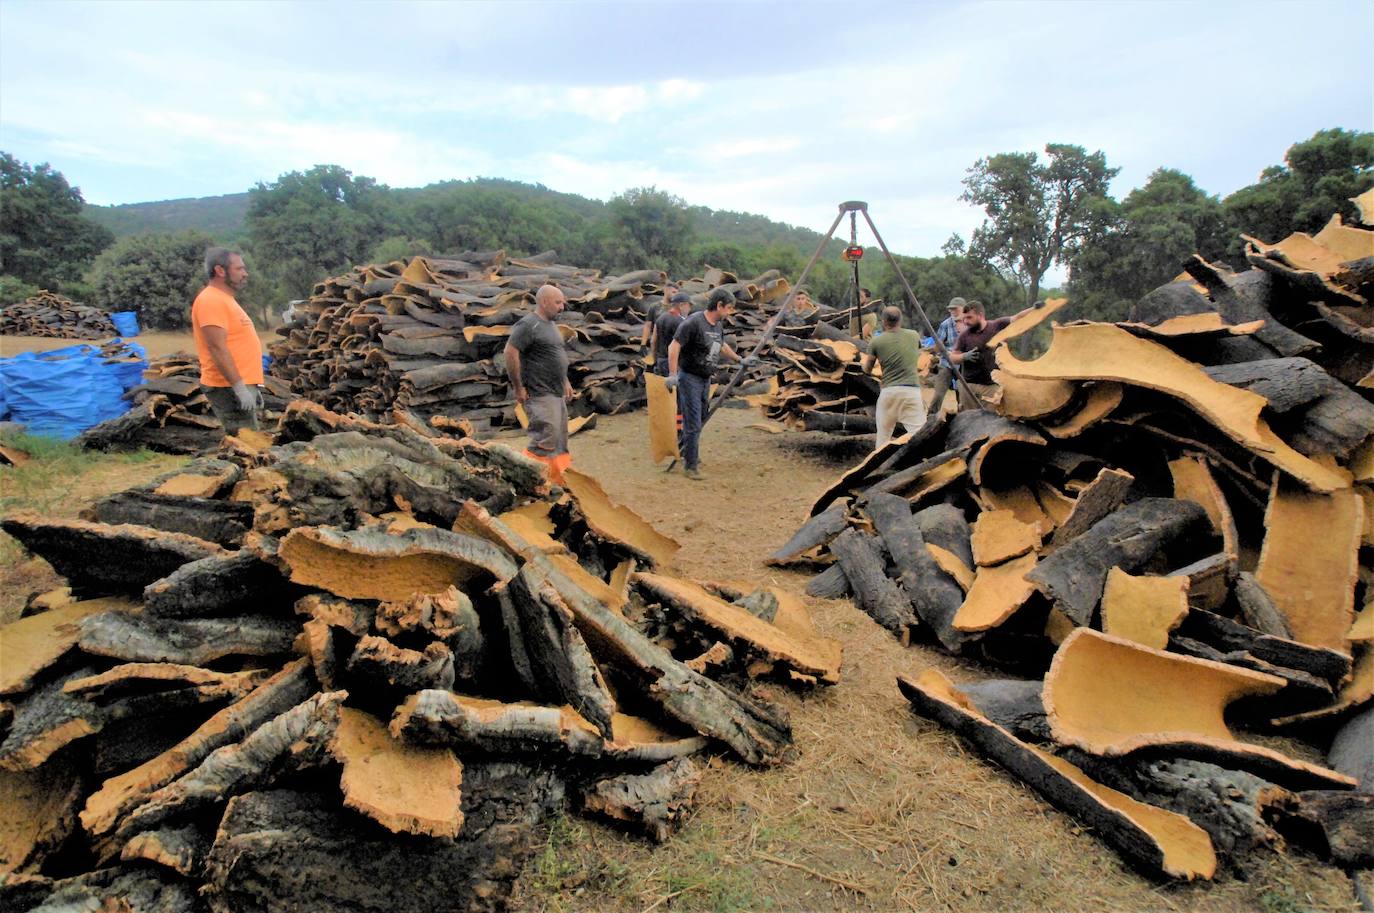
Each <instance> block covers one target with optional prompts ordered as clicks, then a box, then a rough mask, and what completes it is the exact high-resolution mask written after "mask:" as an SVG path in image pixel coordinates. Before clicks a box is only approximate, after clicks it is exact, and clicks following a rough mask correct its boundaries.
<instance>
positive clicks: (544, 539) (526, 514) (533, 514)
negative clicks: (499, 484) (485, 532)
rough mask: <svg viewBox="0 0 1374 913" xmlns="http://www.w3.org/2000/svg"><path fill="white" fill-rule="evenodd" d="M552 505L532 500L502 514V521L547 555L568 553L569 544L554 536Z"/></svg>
mask: <svg viewBox="0 0 1374 913" xmlns="http://www.w3.org/2000/svg"><path fill="white" fill-rule="evenodd" d="M552 507H553V505H552V504H550V503H549V502H547V501H532V502H530V503H529V504H526V505H524V506H523V507H517V508H515V509H514V510H508V511H506V512H505V513H503V514H501V515H500V517H501V522H503V523H505V524H506V525H507V526H509V527H510V528H511V529H513V530H515V532H516V533H517V534H519V536H520V537H521V538H522V539H524V540H525V541H526V542H528V543H529V544H530V545H533V546H536V547H537V548H538V549H539V550H540V551H542V552H543V553H544V554H546V555H563V554H567V551H568V548H567V546H565V545H564V544H563V543H562V542H559V541H558V540H557V539H555V538H553V534H554V524H553V520H551V519H549V509H550V508H552ZM455 532H462V530H455Z"/></svg>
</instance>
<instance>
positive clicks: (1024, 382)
mask: <svg viewBox="0 0 1374 913" xmlns="http://www.w3.org/2000/svg"><path fill="white" fill-rule="evenodd" d="M992 381H993V383H995V384H997V385H998V386H999V387H1001V388H1002V399H1001V400H1000V401H999V402H998V403H997V405H996V407H995V408H996V409H997V412H998V414H1000V415H1005V416H1006V417H1007V418H1020V419H1039V418H1044V417H1045V416H1047V415H1054V414H1055V413H1056V412H1058V411H1059V410H1060V409H1063V408H1064V407H1065V406H1067V405H1068V404H1069V403H1070V402H1072V401H1073V398H1074V394H1075V393H1077V391H1078V387H1077V385H1076V384H1073V383H1071V382H1069V381H1067V380H1034V379H1032V378H1029V377H1017V376H1015V375H1014V374H1008V373H1007V372H1005V371H1002V370H995V371H993V372H992Z"/></svg>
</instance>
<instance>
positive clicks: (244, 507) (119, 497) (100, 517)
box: [82, 488, 253, 548]
mask: <svg viewBox="0 0 1374 913" xmlns="http://www.w3.org/2000/svg"><path fill="white" fill-rule="evenodd" d="M82 519H86V520H94V521H96V522H98V523H108V524H111V525H118V524H121V523H130V524H133V525H135V526H148V527H152V528H153V529H160V530H164V531H166V532H169V533H184V534H186V535H188V536H195V537H196V538H198V539H204V540H205V541H207V542H214V543H216V544H218V545H222V546H224V547H225V548H238V546H239V543H241V542H242V541H243V537H244V536H246V535H247V534H248V531H249V530H251V529H252V528H253V506H252V505H251V504H243V503H239V502H235V501H217V500H213V499H210V498H186V497H175V498H173V497H167V496H164V495H155V494H153V493H151V492H148V491H142V490H140V489H137V488H134V489H130V490H128V491H121V492H117V493H115V494H112V495H110V496H109V497H106V498H101V499H100V500H99V501H96V502H95V504H93V505H92V506H91V507H90V508H89V509H88V510H87V511H85V512H83V514H82Z"/></svg>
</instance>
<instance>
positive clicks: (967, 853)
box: [514, 410, 1358, 913]
mask: <svg viewBox="0 0 1374 913" xmlns="http://www.w3.org/2000/svg"><path fill="white" fill-rule="evenodd" d="M754 421H757V415H756V414H754V413H751V412H747V411H735V410H725V411H723V412H721V413H720V414H719V415H717V417H716V418H715V419H713V421H712V423H711V425H710V426H708V430H707V433H706V437H705V440H704V441H703V448H702V462H703V472H704V473H705V474H706V476H707V478H706V480H705V481H703V482H700V483H693V482H689V481H686V480H685V479H683V477H682V476H681V475H680V474H672V475H665V474H663V473H662V472H660V471H659V470H658V469H657V468H656V467H653V466H651V465H650V464H649V462H648V456H647V448H646V446H645V425H644V423H645V418H644V416H643V415H642V414H639V415H626V416H602V417H601V419H600V420H599V424H598V427H597V428H596V429H595V430H593V431H590V432H586V433H585V434H582V435H579V436H577V437H575V438H573V446H572V449H573V454H574V465H575V466H577V467H578V468H579V469H582V470H584V471H588V472H591V473H592V474H593V475H595V476H597V478H598V479H599V480H600V481H601V483H602V485H603V486H604V487H605V489H606V491H607V492H608V493H609V494H610V495H611V496H612V497H613V498H615V499H617V500H619V501H621V502H622V503H626V504H628V505H629V506H631V507H633V508H634V509H635V510H636V511H638V512H639V513H640V514H642V515H643V516H645V517H646V518H647V519H648V520H649V521H650V522H652V523H654V525H655V526H657V527H658V528H659V529H660V530H662V531H663V532H665V533H667V534H669V535H672V536H674V537H675V538H677V539H678V540H679V541H680V542H682V543H683V548H682V551H681V552H680V553H679V560H678V563H679V566H680V567H681V569H682V570H683V571H684V572H686V573H687V574H689V575H691V576H694V577H698V578H719V579H728V578H742V579H749V580H757V581H761V582H771V583H776V584H780V585H781V586H783V587H785V588H787V589H789V590H791V591H793V592H797V593H800V592H801V591H802V589H803V587H804V586H805V582H806V579H807V578H806V575H804V574H800V573H793V572H787V571H778V570H776V569H773V568H766V567H764V566H763V565H762V563H761V561H762V558H763V557H764V556H765V555H767V554H768V552H769V551H771V550H772V549H773V548H776V547H777V545H779V544H781V543H782V542H783V541H785V540H786V539H787V538H788V536H790V535H791V534H792V532H794V531H795V529H796V527H797V526H798V525H800V523H801V521H802V519H803V518H804V517H805V515H806V511H807V509H808V508H809V507H810V504H811V502H812V500H813V499H814V498H815V496H816V495H817V494H818V493H819V492H820V491H821V490H823V489H824V488H825V487H826V485H828V484H829V483H830V482H831V481H832V480H833V478H834V477H835V475H837V474H838V473H839V472H840V471H841V470H842V469H843V468H844V467H845V466H846V465H848V464H849V463H850V462H852V460H853V457H854V453H853V450H852V448H851V449H849V450H848V451H846V450H845V449H844V448H837V447H835V446H834V445H829V446H827V445H824V444H821V443H818V441H817V439H816V438H815V437H813V436H805V437H800V436H791V435H780V436H774V435H769V434H766V433H764V432H761V431H757V430H751V429H748V428H746V427H745V426H746V425H748V424H750V423H751V422H754ZM808 605H809V606H810V607H811V610H812V614H813V616H814V618H815V620H816V623H817V626H818V627H819V628H820V629H821V631H822V632H823V633H825V634H827V635H828V636H831V637H835V638H838V639H840V640H841V641H842V642H843V643H844V648H845V662H844V669H843V674H844V679H843V681H842V682H841V683H840V684H839V685H838V686H836V687H834V688H831V689H825V690H818V691H815V692H812V693H810V694H801V695H798V694H794V693H791V692H788V691H785V690H783V689H775V692H774V693H775V696H776V697H777V698H778V699H779V700H780V702H781V703H782V704H783V706H785V707H786V708H787V709H788V711H789V712H790V714H791V717H792V724H793V729H794V733H795V736H796V755H795V757H794V758H793V759H792V760H790V761H789V762H788V763H786V764H784V765H782V766H779V767H776V768H772V769H768V770H753V769H750V768H747V767H745V766H743V765H742V764H740V763H739V762H738V761H736V760H734V759H732V758H729V757H722V758H721V759H720V760H719V761H718V762H717V763H715V764H713V765H712V767H711V769H710V770H709V771H708V772H707V775H706V777H705V779H704V781H703V784H702V787H701V791H700V793H699V803H698V807H697V810H696V812H695V814H694V817H693V819H692V820H691V822H689V824H688V825H687V826H686V828H685V829H684V830H683V831H682V832H681V833H680V834H679V835H678V836H677V837H675V838H674V839H672V840H671V841H669V842H668V843H667V844H665V845H663V846H653V845H650V844H648V843H646V842H645V841H643V840H641V839H639V838H636V837H633V836H627V835H625V834H622V833H620V832H619V831H616V830H613V829H610V828H607V827H603V826H601V825H598V824H595V823H590V822H585V821H573V822H572V823H570V824H567V825H565V826H563V829H562V830H560V829H555V836H554V838H552V839H551V841H550V844H549V846H547V847H546V848H545V850H544V852H543V854H541V856H540V859H539V862H538V863H537V866H536V872H539V871H542V872H545V873H547V872H552V871H556V872H558V873H559V875H558V877H557V878H547V877H534V878H530V879H528V880H527V881H526V882H525V883H524V884H523V886H522V887H521V889H520V893H519V895H518V896H517V898H516V900H515V903H514V908H515V909H522V910H530V911H560V913H562V911H568V913H572V911H635V913H641V911H648V910H655V911H664V910H673V911H733V910H740V911H743V910H751V911H752V910H779V911H812V910H814V911H831V910H833V911H851V910H852V911H862V910H872V911H889V910H894V911H895V910H921V911H924V910H946V909H949V910H960V911H1004V910H1017V911H1021V910H1025V911H1035V910H1056V911H1061V910H1062V911H1084V913H1087V911H1092V913H1097V911H1103V910H1120V911H1168V910H1179V911H1183V910H1188V911H1194V910H1196V911H1216V913H1242V911H1244V913H1252V911H1275V913H1278V911H1285V913H1296V911H1300V910H1309V911H1319V910H1321V911H1324V910H1342V911H1344V910H1349V911H1354V910H1357V909H1358V904H1357V902H1356V900H1355V897H1354V895H1353V892H1352V889H1351V884H1350V881H1349V879H1348V878H1347V877H1346V876H1345V875H1344V874H1343V873H1342V872H1340V871H1339V870H1337V869H1333V868H1331V867H1329V866H1326V865H1323V864H1321V863H1319V862H1317V861H1316V860H1314V859H1312V858H1310V857H1306V856H1303V855H1301V854H1299V853H1297V852H1294V853H1292V854H1290V855H1288V856H1277V855H1273V856H1270V857H1269V858H1267V859H1262V860H1260V862H1259V863H1258V864H1257V865H1256V866H1255V867H1254V868H1253V869H1252V870H1251V871H1250V872H1248V873H1247V879H1246V880H1241V879H1239V878H1237V877H1234V876H1229V875H1227V876H1222V877H1220V878H1219V879H1218V881H1217V882H1215V883H1213V884H1209V885H1182V886H1177V885H1159V884H1156V883H1153V882H1151V881H1149V880H1146V879H1143V878H1141V877H1139V876H1138V875H1136V874H1135V873H1134V872H1132V871H1131V870H1130V869H1128V868H1126V867H1125V866H1124V865H1123V864H1122V862H1121V861H1120V860H1119V859H1118V857H1117V856H1116V855H1115V854H1114V853H1113V852H1112V851H1111V850H1109V849H1107V847H1105V846H1104V845H1103V844H1102V843H1100V842H1099V841H1098V840H1097V839H1096V838H1094V837H1093V836H1092V834H1091V833H1089V832H1086V831H1085V830H1084V829H1083V828H1082V827H1079V826H1078V825H1077V824H1076V823H1075V822H1074V821H1073V820H1072V819H1070V818H1068V817H1067V816H1065V815H1063V814H1061V813H1059V812H1058V811H1056V810H1054V809H1053V808H1051V807H1049V806H1048V805H1046V804H1045V803H1044V802H1043V801H1041V800H1040V799H1039V797H1038V796H1036V795H1035V794H1034V793H1032V792H1031V791H1030V790H1028V789H1026V788H1025V787H1023V786H1021V785H1020V783H1019V782H1017V781H1016V780H1014V779H1012V778H1011V777H1009V776H1007V775H1006V774H1004V773H1002V771H1001V770H1000V769H998V768H996V767H993V766H991V765H989V764H987V763H985V762H983V761H982V760H980V759H979V758H978V757H976V756H974V755H973V754H971V753H970V752H969V751H968V749H966V748H965V747H964V745H963V744H962V743H961V742H960V741H959V740H958V739H957V738H955V737H954V736H952V735H950V734H949V733H948V732H946V731H944V730H942V729H941V728H939V727H938V726H936V725H934V724H932V723H929V722H926V721H925V720H922V719H919V718H917V717H916V716H914V715H913V714H912V713H911V711H910V710H909V709H908V705H907V704H906V702H905V700H904V699H903V698H902V697H901V695H900V694H899V692H898V691H897V688H896V685H895V678H896V676H897V674H898V673H902V672H906V673H909V674H917V673H919V672H920V671H921V670H922V669H925V668H928V667H931V666H934V667H936V668H939V669H941V670H943V671H944V672H946V673H948V674H949V675H950V676H951V677H952V678H954V679H955V680H968V679H971V678H979V677H986V676H992V675H996V674H997V673H996V672H995V671H994V670H991V669H982V668H976V667H973V666H971V665H969V664H968V663H965V662H963V661H959V660H955V659H953V658H951V657H948V656H945V655H944V654H942V653H940V652H938V651H935V650H932V649H925V648H922V647H911V648H903V647H901V646H900V645H899V644H898V643H897V642H896V640H895V639H893V638H892V637H891V636H890V635H888V634H887V633H886V632H885V631H883V630H882V629H881V628H879V627H878V626H877V625H876V624H874V623H873V622H872V621H870V620H869V619H868V618H867V617H866V616H865V615H863V614H862V613H861V612H860V611H859V610H858V609H857V608H855V607H854V606H853V605H852V604H851V603H850V602H848V601H830V600H816V599H808ZM569 829H571V830H572V833H573V836H569Z"/></svg>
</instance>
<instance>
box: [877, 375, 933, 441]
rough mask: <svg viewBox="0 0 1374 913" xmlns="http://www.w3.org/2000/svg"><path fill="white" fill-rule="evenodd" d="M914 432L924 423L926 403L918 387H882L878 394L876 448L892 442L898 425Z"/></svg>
mask: <svg viewBox="0 0 1374 913" xmlns="http://www.w3.org/2000/svg"><path fill="white" fill-rule="evenodd" d="M899 422H900V423H901V425H902V427H903V428H905V429H906V430H907V431H915V430H916V429H917V428H920V427H921V426H922V425H924V424H925V423H926V401H925V399H924V398H922V396H921V388H920V387H884V388H883V392H881V393H879V394H878V444H877V446H878V447H882V446H883V445H884V444H886V443H887V442H888V441H890V440H892V430H893V429H894V428H896V427H897V424H898V423H899Z"/></svg>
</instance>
